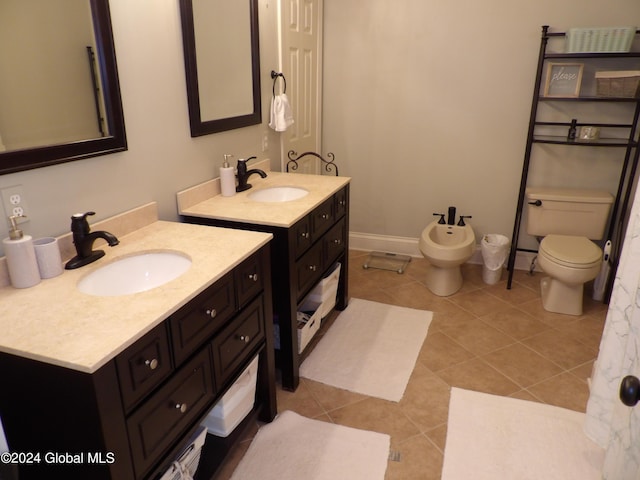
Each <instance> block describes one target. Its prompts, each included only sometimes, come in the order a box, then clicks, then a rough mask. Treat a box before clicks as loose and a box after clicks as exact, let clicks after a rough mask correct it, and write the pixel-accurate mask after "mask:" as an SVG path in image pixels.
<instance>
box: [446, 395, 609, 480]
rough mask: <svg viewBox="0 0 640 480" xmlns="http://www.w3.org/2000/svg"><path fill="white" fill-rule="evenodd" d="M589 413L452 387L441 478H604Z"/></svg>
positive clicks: (534, 479)
mask: <svg viewBox="0 0 640 480" xmlns="http://www.w3.org/2000/svg"><path fill="white" fill-rule="evenodd" d="M584 417H585V415H584V413H580V412H574V411H573V410H566V409H564V408H559V407H554V406H551V405H545V404H542V403H536V402H529V401H525V400H518V399H514V398H507V397H500V396H496V395H489V394H486V393H478V392H472V391H469V390H462V389H459V388H453V389H452V390H451V400H450V403H449V423H448V426H447V443H446V447H445V451H444V465H443V467H442V480H467V479H469V478H473V479H474V480H496V479H503V478H504V479H510V480H511V479H513V480H541V479H544V480H568V479H573V478H575V479H578V478H579V479H580V480H600V478H601V475H602V474H601V472H602V465H603V462H604V450H603V449H601V448H600V447H599V446H597V445H596V444H595V443H593V442H592V441H591V440H589V439H588V438H587V436H586V435H585V434H584V432H583V429H582V425H583V423H584Z"/></svg>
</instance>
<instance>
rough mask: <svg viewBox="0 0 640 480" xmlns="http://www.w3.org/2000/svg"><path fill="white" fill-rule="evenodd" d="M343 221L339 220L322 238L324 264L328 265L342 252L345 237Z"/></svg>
mask: <svg viewBox="0 0 640 480" xmlns="http://www.w3.org/2000/svg"><path fill="white" fill-rule="evenodd" d="M346 230H347V229H346V226H345V221H344V219H343V220H340V221H339V222H338V223H337V224H335V225H334V226H333V227H332V228H331V230H329V232H327V234H326V235H325V236H324V238H323V239H322V243H323V249H324V260H325V261H324V266H328V265H330V264H332V263H333V261H334V260H335V259H336V258H338V257H339V256H340V254H341V253H342V252H344V246H345V243H346V238H347V231H346Z"/></svg>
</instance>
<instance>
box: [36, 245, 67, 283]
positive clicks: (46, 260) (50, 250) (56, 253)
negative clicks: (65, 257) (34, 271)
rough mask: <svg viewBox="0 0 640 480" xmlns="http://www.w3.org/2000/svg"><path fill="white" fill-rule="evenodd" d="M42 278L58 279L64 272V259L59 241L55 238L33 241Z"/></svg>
mask: <svg viewBox="0 0 640 480" xmlns="http://www.w3.org/2000/svg"><path fill="white" fill-rule="evenodd" d="M33 248H34V250H35V251H36V260H37V262H38V270H40V278H53V277H57V276H58V275H60V274H61V273H62V272H63V267H62V258H61V256H60V246H59V245H58V239H57V238H54V237H44V238H38V239H37V240H34V241H33Z"/></svg>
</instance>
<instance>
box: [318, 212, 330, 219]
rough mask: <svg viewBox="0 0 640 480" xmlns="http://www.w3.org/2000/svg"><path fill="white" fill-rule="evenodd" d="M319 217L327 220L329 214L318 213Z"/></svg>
mask: <svg viewBox="0 0 640 480" xmlns="http://www.w3.org/2000/svg"><path fill="white" fill-rule="evenodd" d="M320 218H321V219H322V220H329V214H328V213H323V214H322V215H320Z"/></svg>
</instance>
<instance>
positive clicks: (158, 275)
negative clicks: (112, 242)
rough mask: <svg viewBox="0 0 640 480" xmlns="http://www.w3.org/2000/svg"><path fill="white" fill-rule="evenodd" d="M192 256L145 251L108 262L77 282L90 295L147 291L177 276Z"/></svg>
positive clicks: (83, 291) (113, 295)
mask: <svg viewBox="0 0 640 480" xmlns="http://www.w3.org/2000/svg"><path fill="white" fill-rule="evenodd" d="M190 266H191V259H190V258H189V257H187V256H186V255H183V254H181V253H178V252H144V253H138V254H134V255H131V256H127V257H123V258H120V259H117V260H114V261H113V262H111V263H107V264H106V265H104V266H103V267H100V268H98V269H97V270H95V271H94V272H91V273H90V274H89V275H87V276H86V277H84V278H82V279H81V280H80V281H79V282H78V290H80V291H81V292H82V293H87V294H89V295H96V296H101V297H115V296H118V295H130V294H132V293H139V292H146V291H147V290H151V289H152V288H156V287H159V286H161V285H164V284H165V283H167V282H170V281H171V280H174V279H176V278H178V277H179V276H180V275H182V274H183V273H185V272H186V271H187V270H188V269H189V267H190Z"/></svg>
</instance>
